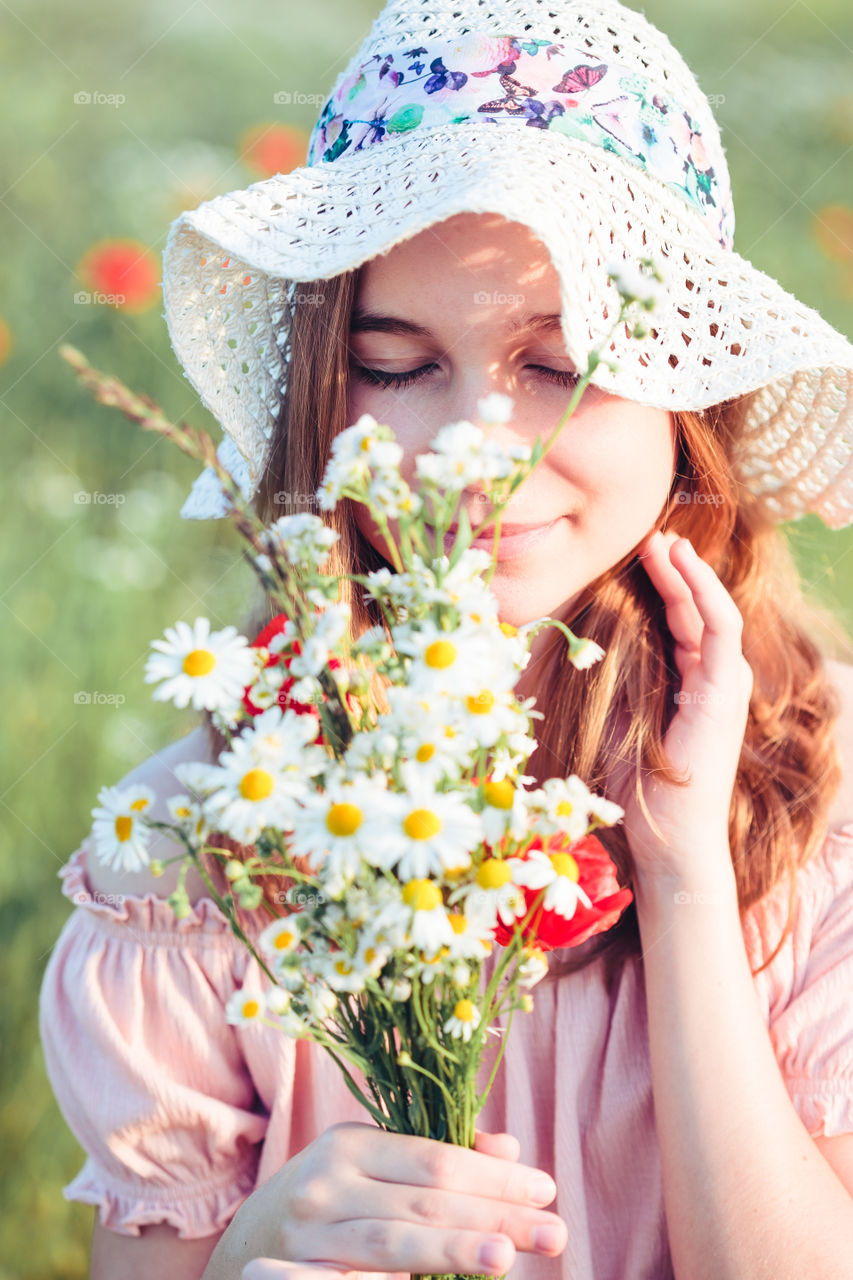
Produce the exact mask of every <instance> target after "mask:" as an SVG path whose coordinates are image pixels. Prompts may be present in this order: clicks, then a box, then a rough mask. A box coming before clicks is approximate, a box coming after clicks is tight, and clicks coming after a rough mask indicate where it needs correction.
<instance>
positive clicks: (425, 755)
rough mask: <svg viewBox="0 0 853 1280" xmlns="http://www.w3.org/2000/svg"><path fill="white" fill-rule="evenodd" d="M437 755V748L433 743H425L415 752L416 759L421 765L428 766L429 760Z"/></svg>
mask: <svg viewBox="0 0 853 1280" xmlns="http://www.w3.org/2000/svg"><path fill="white" fill-rule="evenodd" d="M434 755H435V747H434V746H433V745H432V743H431V742H424V743H423V745H422V746H420V747H418V749H417V751H416V752H415V759H416V760H417V761H418V762H419V763H420V764H426V762H427V760H431V759H432V758H433V756H434Z"/></svg>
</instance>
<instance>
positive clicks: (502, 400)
mask: <svg viewBox="0 0 853 1280" xmlns="http://www.w3.org/2000/svg"><path fill="white" fill-rule="evenodd" d="M514 408H515V402H514V401H513V399H512V397H511V396H505V395H501V393H500V392H499V391H493V392H492V393H491V394H490V395H488V396H483V397H482V399H480V400H478V401H477V413H478V414H479V416H480V421H481V422H486V423H488V424H489V425H490V426H501V425H502V424H503V423H506V422H510V421H511V420H512V411H513V409H514Z"/></svg>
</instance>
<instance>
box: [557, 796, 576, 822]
mask: <svg viewBox="0 0 853 1280" xmlns="http://www.w3.org/2000/svg"><path fill="white" fill-rule="evenodd" d="M573 809H574V805H573V804H572V802H571V800H561V801H560V803H559V804H558V805H557V813H558V814H559V815H560V817H561V818H570V817H571V816H572V811H573Z"/></svg>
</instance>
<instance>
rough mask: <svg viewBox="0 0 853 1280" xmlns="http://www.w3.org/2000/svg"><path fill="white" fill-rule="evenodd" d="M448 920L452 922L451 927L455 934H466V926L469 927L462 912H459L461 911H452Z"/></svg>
mask: <svg viewBox="0 0 853 1280" xmlns="http://www.w3.org/2000/svg"><path fill="white" fill-rule="evenodd" d="M447 918H448V920H449V921H450V927H451V929H452V930H453V932H454V933H464V932H465V929H466V926H467V921H466V919H465V917H464V916H463V915H462V914H461V912H459V911H451V912H449V914H448V916H447Z"/></svg>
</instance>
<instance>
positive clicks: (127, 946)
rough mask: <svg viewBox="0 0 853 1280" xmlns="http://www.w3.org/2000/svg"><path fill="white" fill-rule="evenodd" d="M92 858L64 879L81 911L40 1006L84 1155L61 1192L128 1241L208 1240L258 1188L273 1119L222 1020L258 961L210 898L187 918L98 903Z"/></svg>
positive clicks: (155, 900)
mask: <svg viewBox="0 0 853 1280" xmlns="http://www.w3.org/2000/svg"><path fill="white" fill-rule="evenodd" d="M87 847H88V846H87V841H84V842H83V844H82V845H81V846H80V847H79V848H78V849H77V850H76V851H75V853H74V854H73V855H72V856H71V858H70V859H69V861H68V862H67V863H66V864H65V865H64V866H63V867H62V868H61V869H60V871H59V873H58V874H59V876H60V877H61V878H62V880H63V886H62V893H63V895H64V896H65V897H66V898H68V899H69V900H70V901H71V902H73V903H74V905H75V908H76V909H75V910H74V911H73V912H72V913H71V915H70V916H69V918H68V920H67V921H66V922H65V925H64V927H63V929H62V932H61V933H60V935H59V938H58V939H57V941H56V943H55V945H54V947H53V951H52V953H51V956H50V959H49V961H48V964H47V967H46V969H45V972H44V977H43V980H42V985H41V990H40V995H39V1030H40V1034H41V1042H42V1047H43V1051H44V1057H45V1064H46V1067H47V1073H48V1076H49V1078H50V1082H51V1085H52V1087H53V1091H54V1093H55V1095H56V1099H57V1103H58V1104H59V1107H60V1110H61V1111H62V1114H63V1116H64V1118H65V1120H66V1123H67V1124H68V1126H69V1128H70V1129H71V1131H72V1132H73V1134H74V1136H75V1137H76V1138H77V1140H78V1142H79V1143H80V1145H81V1146H82V1147H83V1149H84V1151H85V1152H86V1154H87V1159H86V1162H85V1163H84V1165H83V1167H82V1168H81V1169H80V1171H79V1173H78V1174H77V1176H76V1177H75V1178H74V1179H73V1181H72V1182H70V1183H69V1184H68V1185H67V1186H65V1187H63V1189H62V1190H63V1195H64V1197H65V1199H66V1200H78V1201H82V1202H83V1203H85V1204H92V1205H99V1206H100V1217H101V1223H102V1225H103V1226H105V1227H109V1228H110V1229H111V1230H113V1231H116V1232H118V1234H120V1235H126V1236H127V1235H129V1236H138V1235H139V1234H140V1231H139V1229H140V1227H141V1226H142V1225H143V1224H146V1223H157V1222H165V1223H170V1224H171V1225H173V1226H175V1227H176V1228H177V1229H178V1236H179V1237H180V1238H181V1239H185V1240H190V1239H196V1238H199V1237H203V1236H209V1235H213V1234H214V1233H215V1232H218V1231H222V1230H224V1228H225V1227H226V1226H227V1225H228V1223H229V1222H230V1221H231V1219H232V1218H233V1216H234V1214H235V1213H236V1211H237V1209H238V1208H239V1207H240V1204H241V1203H242V1202H243V1200H245V1199H246V1197H247V1196H248V1195H249V1194H250V1193H251V1192H252V1190H253V1189H254V1187H255V1180H256V1174H257V1167H258V1160H259V1156H260V1144H261V1143H262V1142H263V1139H264V1136H265V1133H266V1129H267V1124H268V1120H269V1115H268V1113H267V1111H266V1109H265V1108H264V1106H263V1103H262V1102H261V1100H260V1099H259V1097H258V1094H257V1091H256V1089H255V1086H254V1084H253V1081H252V1078H251V1076H250V1074H249V1072H248V1070H247V1067H246V1064H245V1061H244V1059H243V1057H242V1054H241V1051H240V1046H239V1043H238V1039H237V1037H236V1035H235V1032H236V1028H235V1027H234V1026H232V1025H231V1024H229V1023H228V1022H226V1019H225V1011H224V1006H225V1002H226V1000H227V999H228V997H229V995H230V994H231V993H232V991H233V990H235V989H236V988H237V987H239V986H240V985H241V980H242V976H243V969H244V968H245V964H244V963H243V959H244V958H245V960H246V961H248V960H249V959H250V957H249V954H248V951H246V949H245V947H243V944H241V943H239V942H238V940H237V939H235V938H234V936H233V934H232V933H231V929H230V925H229V923H228V920H227V919H226V917H225V915H224V914H223V913H222V912H221V911H220V909H219V907H218V906H217V904H216V903H215V902H214V901H213V899H212V898H202V899H200V900H199V901H198V902H197V903H196V904H195V906H194V907H193V908H192V909H191V911H190V914H189V915H188V916H185V917H183V918H182V919H180V920H179V919H177V918H176V917H175V915H174V913H173V911H172V909H171V907H170V906H169V904H168V902H167V901H166V900H165V898H159V897H157V896H155V895H152V894H149V895H147V896H146V897H132V896H125V897H123V898H119V897H116V898H110V897H108V896H105V895H102V894H101V895H94V896H93V894H92V892H91V889H90V885H89V882H88V880H87V877H86V863H85V857H86V852H87Z"/></svg>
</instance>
